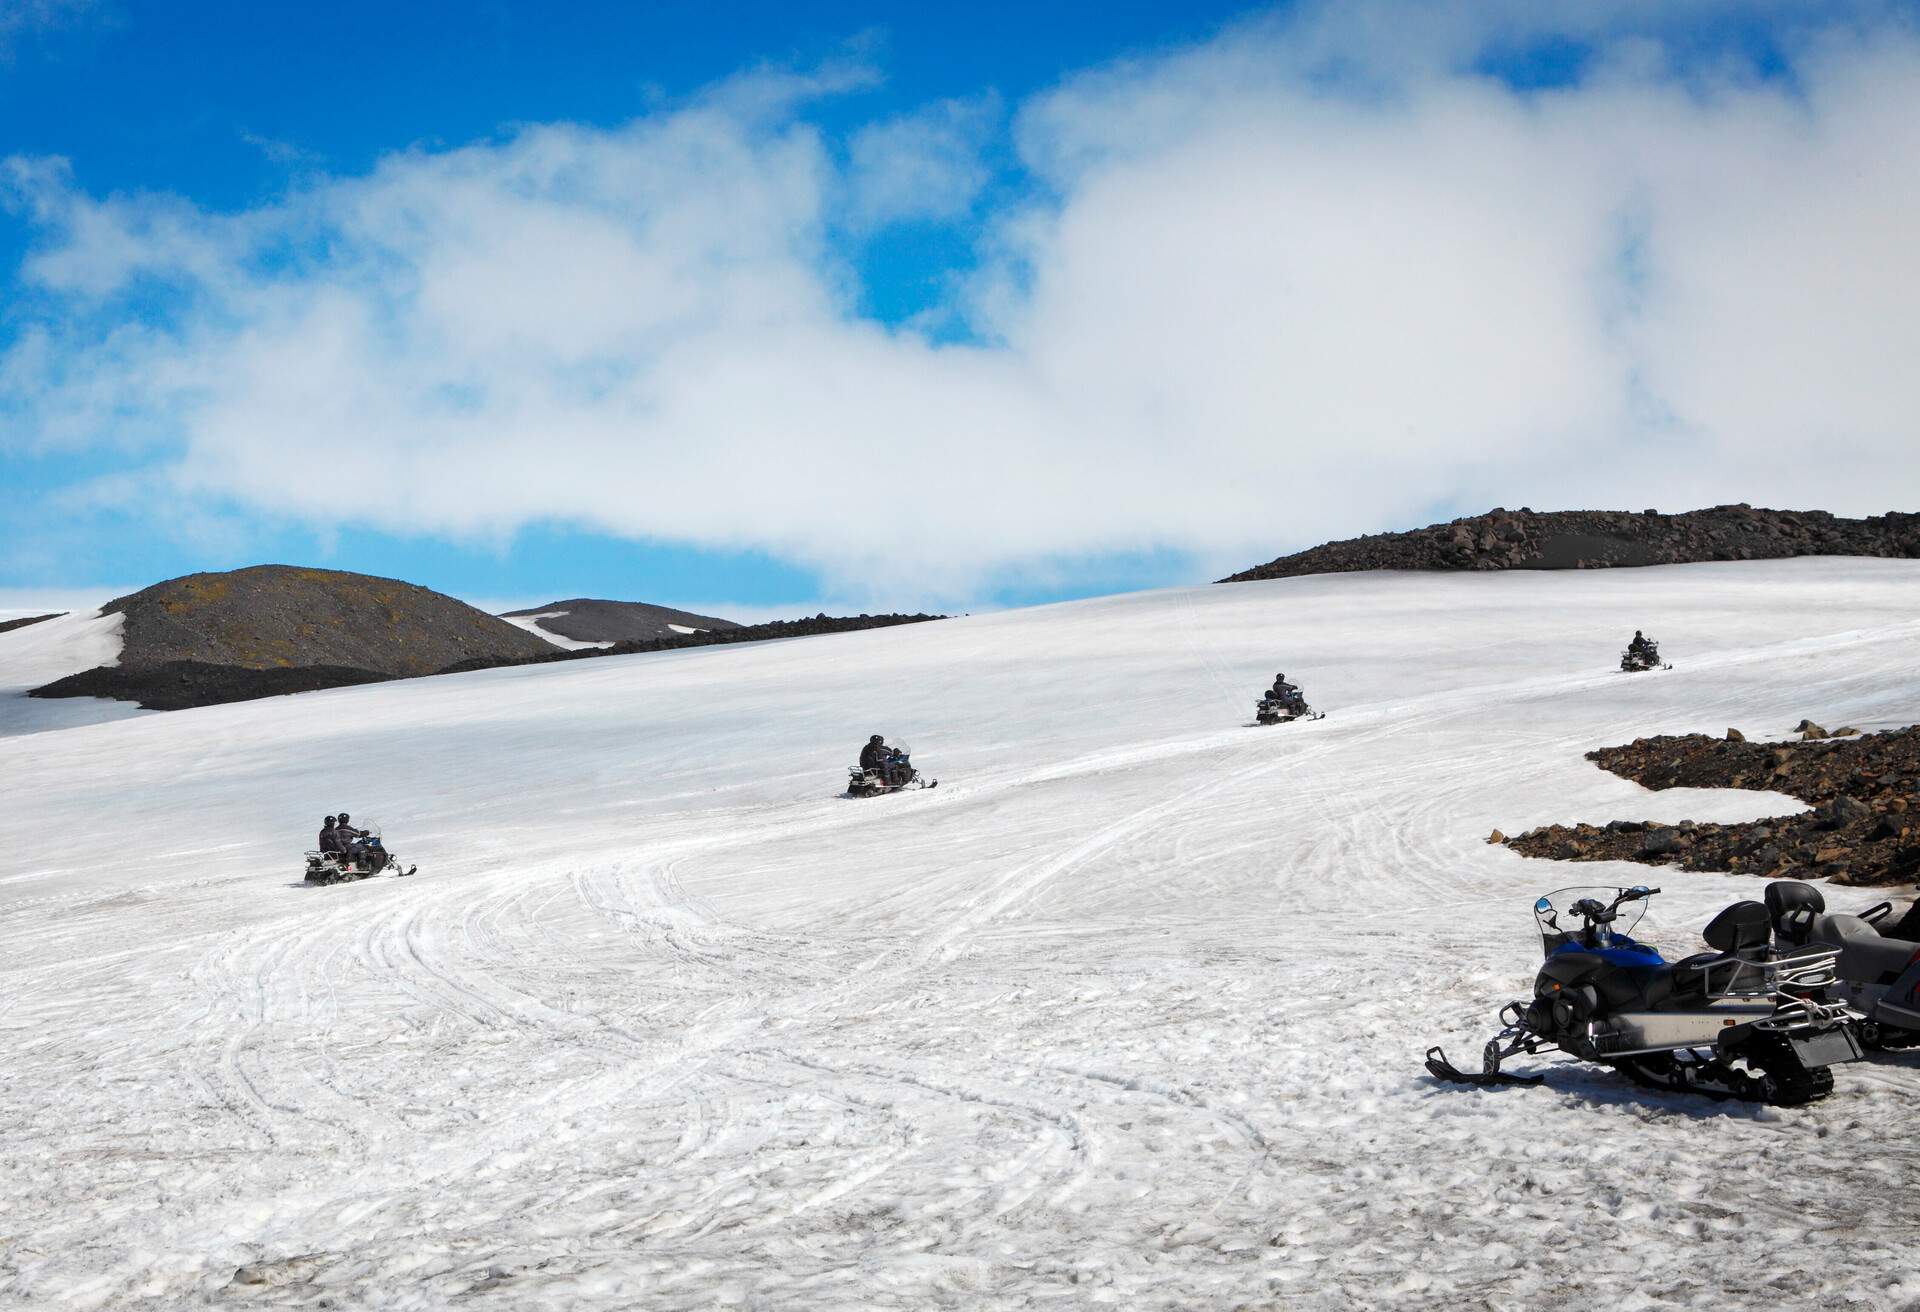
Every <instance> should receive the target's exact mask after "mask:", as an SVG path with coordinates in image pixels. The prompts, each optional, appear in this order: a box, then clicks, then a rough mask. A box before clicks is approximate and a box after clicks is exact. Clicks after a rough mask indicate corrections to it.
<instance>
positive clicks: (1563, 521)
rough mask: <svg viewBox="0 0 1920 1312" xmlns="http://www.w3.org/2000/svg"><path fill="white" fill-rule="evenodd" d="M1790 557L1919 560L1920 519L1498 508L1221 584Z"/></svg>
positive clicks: (1326, 550)
mask: <svg viewBox="0 0 1920 1312" xmlns="http://www.w3.org/2000/svg"><path fill="white" fill-rule="evenodd" d="M1788 556H1893V557H1905V558H1910V559H1911V558H1920V514H1903V513H1900V512H1898V511H1889V512H1888V513H1887V514H1884V515H1873V516H1869V517H1867V518H1865V519H1844V518H1841V517H1840V516H1837V515H1832V514H1828V513H1827V512H1826V511H1824V510H1756V509H1755V508H1753V507H1752V506H1749V505H1746V504H1745V503H1741V504H1738V505H1729V506H1714V507H1713V508H1711V509H1708V510H1689V511H1686V512H1683V513H1681V514H1673V515H1668V514H1661V513H1659V512H1658V511H1653V510H1643V511H1639V512H1637V513H1636V512H1633V511H1620V510H1555V511H1535V510H1530V509H1528V508H1526V507H1524V506H1523V507H1521V508H1520V509H1519V510H1516V511H1509V510H1506V509H1504V508H1496V509H1493V510H1490V511H1488V512H1487V513H1486V514H1484V515H1473V516H1469V517H1467V518H1464V519H1456V520H1452V521H1450V522H1448V523H1445V524H1434V525H1430V526H1429V527H1427V528H1422V529H1414V530H1412V531H1411V532H1405V533H1379V534H1374V535H1372V536H1370V537H1359V538H1349V539H1346V540H1345V541H1341V542H1328V543H1325V544H1323V545H1321V546H1318V547H1313V548H1311V549H1310V550H1307V551H1301V552H1296V553H1295V554H1293V555H1290V556H1281V557H1279V558H1278V559H1276V560H1271V561H1268V562H1267V563H1266V564H1264V565H1258V566H1255V567H1254V568H1252V569H1248V570H1243V571H1241V572H1240V573H1238V574H1233V575H1230V576H1228V577H1227V578H1224V579H1221V580H1220V582H1222V583H1244V582H1248V581H1250V580H1253V579H1279V578H1293V577H1296V576H1298V575H1302V574H1339V573H1350V572H1353V571H1356V570H1372V569H1406V570H1497V569H1609V568H1616V567H1620V566H1634V565H1681V564H1692V563H1696V562H1700V561H1712V560H1778V559H1782V558H1784V557H1788Z"/></svg>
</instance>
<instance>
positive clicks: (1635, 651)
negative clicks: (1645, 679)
mask: <svg viewBox="0 0 1920 1312" xmlns="http://www.w3.org/2000/svg"><path fill="white" fill-rule="evenodd" d="M1672 668H1673V666H1671V665H1668V664H1665V663H1664V662H1662V661H1661V659H1660V644H1659V643H1657V642H1655V641H1654V640H1653V639H1652V638H1646V639H1644V640H1642V642H1641V643H1640V645H1639V646H1634V645H1632V644H1629V645H1628V646H1627V649H1626V650H1625V651H1623V652H1621V653H1620V669H1621V670H1622V671H1623V672H1624V673H1627V674H1643V673H1645V672H1646V671H1648V670H1670V669H1672Z"/></svg>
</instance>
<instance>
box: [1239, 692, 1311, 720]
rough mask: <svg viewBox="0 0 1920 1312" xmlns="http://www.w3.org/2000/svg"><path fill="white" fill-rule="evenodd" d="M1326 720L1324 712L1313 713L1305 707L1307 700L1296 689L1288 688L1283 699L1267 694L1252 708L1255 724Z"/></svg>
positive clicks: (1309, 708)
mask: <svg viewBox="0 0 1920 1312" xmlns="http://www.w3.org/2000/svg"><path fill="white" fill-rule="evenodd" d="M1326 718H1327V715H1326V712H1325V711H1315V710H1313V709H1312V708H1311V707H1309V706H1308V705H1307V699H1306V698H1305V697H1303V696H1301V695H1300V690H1299V689H1298V688H1290V689H1289V690H1288V694H1287V695H1286V696H1285V697H1275V696H1274V695H1273V694H1272V693H1271V692H1269V693H1268V694H1267V695H1266V696H1264V697H1262V698H1261V699H1260V701H1259V703H1258V704H1257V705H1255V707H1254V708H1253V719H1254V723H1256V724H1290V723H1292V722H1293V721H1294V720H1324V719H1326Z"/></svg>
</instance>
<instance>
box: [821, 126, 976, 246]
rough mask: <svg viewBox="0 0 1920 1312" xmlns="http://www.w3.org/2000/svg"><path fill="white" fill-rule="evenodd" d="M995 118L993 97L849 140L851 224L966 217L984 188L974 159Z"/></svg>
mask: <svg viewBox="0 0 1920 1312" xmlns="http://www.w3.org/2000/svg"><path fill="white" fill-rule="evenodd" d="M999 118H1000V104H999V100H998V98H997V97H994V96H983V97H981V98H980V99H978V100H969V101H963V100H944V101H941V102H940V103H939V104H936V105H929V106H927V107H926V108H924V109H922V110H920V111H918V112H916V113H913V114H905V115H901V116H899V117H897V118H891V119H887V120H885V121H884V122H880V123H870V124H868V125H867V126H865V127H863V128H861V129H860V130H859V131H858V132H856V133H854V135H853V140H852V141H851V142H850V143H849V145H848V148H847V155H848V178H847V183H848V188H847V189H848V210H849V213H850V215H851V217H852V218H853V221H854V222H855V224H856V225H857V226H859V227H861V228H874V227H879V226H882V225H885V224H888V223H896V222H900V221H903V220H913V219H948V218H953V217H956V216H958V215H961V214H964V213H966V211H967V209H968V207H969V206H971V205H972V204H973V201H974V198H975V197H976V196H978V195H979V194H980V191H981V189H982V188H984V187H985V186H986V185H987V181H988V178H989V176H990V175H989V170H988V167H987V163H986V160H985V159H983V158H982V153H981V152H982V151H983V150H984V149H985V147H986V144H987V141H988V139H989V137H990V136H991V134H992V132H993V130H994V128H995V126H996V125H997V123H998V121H999Z"/></svg>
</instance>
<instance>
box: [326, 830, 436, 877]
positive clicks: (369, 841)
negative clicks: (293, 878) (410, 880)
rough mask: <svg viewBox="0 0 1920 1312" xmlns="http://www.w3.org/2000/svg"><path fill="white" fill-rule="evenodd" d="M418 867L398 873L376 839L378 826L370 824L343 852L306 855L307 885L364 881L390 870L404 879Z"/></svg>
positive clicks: (396, 865) (395, 863)
mask: <svg viewBox="0 0 1920 1312" xmlns="http://www.w3.org/2000/svg"><path fill="white" fill-rule="evenodd" d="M419 868H420V867H418V866H408V867H407V868H406V869H405V870H402V869H400V865H399V859H398V858H397V857H395V856H394V855H393V854H392V853H391V852H389V851H387V847H386V844H385V843H384V842H382V841H381V838H380V826H379V825H376V824H370V825H368V826H367V827H366V836H365V837H363V838H360V839H357V840H355V842H354V843H353V846H352V847H351V848H349V849H348V850H347V851H345V852H322V851H319V850H317V849H316V850H314V851H310V852H308V853H307V882H308V883H310V884H344V883H347V882H348V881H349V880H354V879H368V878H371V877H372V876H374V875H377V874H379V873H380V872H381V871H383V870H392V871H393V873H394V875H395V876H396V877H404V876H407V875H410V874H412V873H413V872H414V871H416V870H418V869H419Z"/></svg>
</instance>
